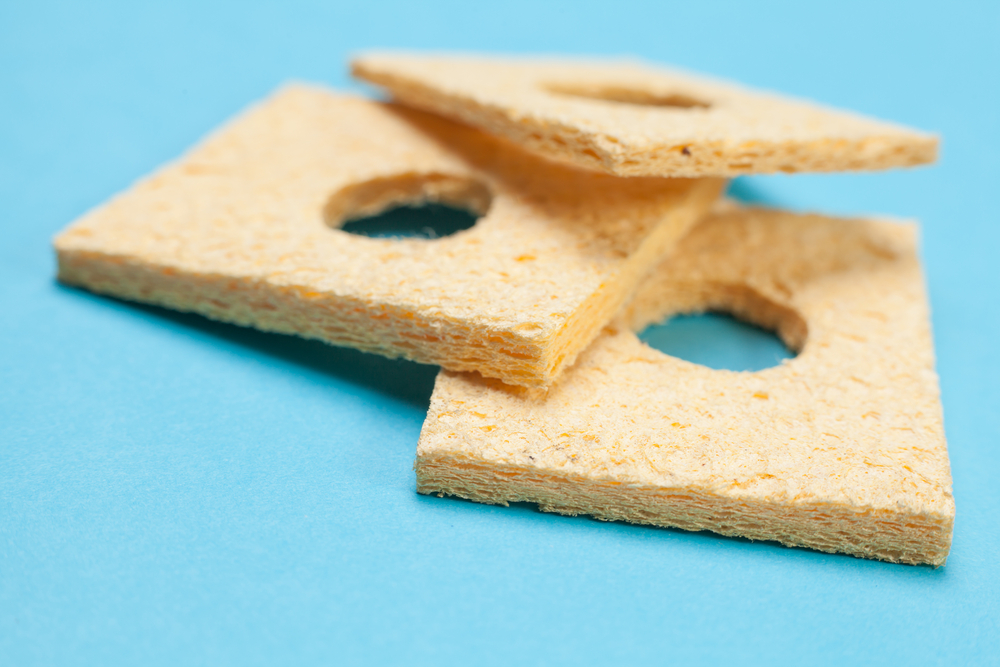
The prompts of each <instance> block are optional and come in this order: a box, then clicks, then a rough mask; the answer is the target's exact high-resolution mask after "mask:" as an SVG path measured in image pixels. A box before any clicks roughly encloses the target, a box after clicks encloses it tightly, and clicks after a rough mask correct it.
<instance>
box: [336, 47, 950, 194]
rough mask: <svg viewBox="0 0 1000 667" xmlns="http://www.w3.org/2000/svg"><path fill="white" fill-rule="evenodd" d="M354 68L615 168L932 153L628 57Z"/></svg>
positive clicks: (857, 123) (843, 160)
mask: <svg viewBox="0 0 1000 667" xmlns="http://www.w3.org/2000/svg"><path fill="white" fill-rule="evenodd" d="M353 71H354V74H355V76H358V77H360V78H362V79H364V80H366V81H369V82H371V83H375V84H378V85H380V86H384V87H385V88H387V89H388V90H389V91H390V92H391V93H392V95H393V96H394V97H395V98H396V99H398V100H400V101H401V102H404V103H406V104H408V105H411V106H414V107H417V108H421V109H425V110H427V111H433V112H436V113H440V114H443V115H445V116H448V117H450V118H453V119H456V120H461V121H464V122H466V123H469V124H470V125H474V126H476V127H480V128H483V129H485V130H487V131H489V132H492V133H495V134H497V135H500V136H504V137H507V138H508V139H510V140H512V141H515V142H517V143H519V144H521V145H522V146H524V147H525V148H527V149H529V150H531V151H533V152H535V153H537V154H539V155H543V156H547V157H549V158H552V159H558V160H562V161H564V162H568V163H571V164H575V165H578V166H581V167H587V168H590V169H596V170H600V171H603V172H607V173H609V174H617V175H620V176H682V177H693V176H734V175H738V174H749V173H771V172H806V171H810V172H811V171H842V170H853V169H885V168H887V167H901V166H909V165H918V164H924V163H927V162H933V161H934V159H935V157H936V154H937V139H936V138H935V137H934V136H932V135H928V134H924V133H921V132H917V131H914V130H910V129H907V128H904V127H900V126H898V125H891V124H889V123H883V122H879V121H875V120H871V119H868V118H864V117H862V116H858V115H855V114H850V113H846V112H843V111H836V110H832V109H827V108H823V107H820V106H817V105H815V104H810V103H807V102H802V101H799V100H793V99H789V98H787V97H779V96H777V95H773V94H766V93H762V92H756V91H751V90H747V89H746V88H742V87H739V86H736V85H733V84H729V83H723V82H719V81H715V80H711V79H707V78H704V77H696V76H693V75H690V74H683V73H680V72H676V71H671V70H667V69H663V68H659V67H652V66H649V65H645V64H642V63H639V62H632V61H624V60H622V61H605V62H591V61H567V60H550V59H512V58H487V57H474V56H468V55H450V56H448V55H426V54H407V53H373V54H368V55H362V56H361V57H359V58H356V59H355V60H354V62H353Z"/></svg>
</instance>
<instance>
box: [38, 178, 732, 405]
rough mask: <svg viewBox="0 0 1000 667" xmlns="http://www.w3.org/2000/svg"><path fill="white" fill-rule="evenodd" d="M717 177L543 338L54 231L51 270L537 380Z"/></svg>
mask: <svg viewBox="0 0 1000 667" xmlns="http://www.w3.org/2000/svg"><path fill="white" fill-rule="evenodd" d="M724 184H725V183H724V181H721V180H704V181H702V182H701V183H698V184H697V185H696V186H695V187H694V189H693V190H692V192H691V195H690V196H689V197H688V198H687V199H686V201H685V202H684V204H683V205H681V206H678V207H675V208H674V209H672V210H671V211H670V212H669V213H667V215H665V216H664V219H663V220H662V221H661V223H660V224H659V226H658V227H657V229H656V230H654V231H653V233H651V234H650V235H649V236H648V237H647V238H646V240H645V241H644V242H643V243H642V245H641V246H640V247H639V248H638V249H637V250H636V251H635V252H634V253H632V255H631V256H630V257H629V259H628V260H627V261H626V262H624V264H623V265H622V267H621V269H620V270H619V271H618V272H617V273H616V274H615V275H614V276H613V277H612V279H611V280H609V281H608V282H607V283H605V284H604V285H603V286H602V288H601V289H600V290H598V291H597V292H595V293H594V294H592V295H591V296H590V297H589V298H588V299H587V300H586V301H585V302H584V303H583V304H582V305H581V306H580V307H579V308H578V309H577V311H576V312H575V313H574V315H573V316H572V317H571V318H570V319H569V321H567V323H566V325H565V326H564V327H563V328H562V329H561V330H560V331H559V332H558V333H557V334H556V337H555V339H554V340H552V341H545V340H539V339H537V338H530V337H527V336H521V335H519V334H518V332H517V331H513V330H501V329H497V330H492V331H490V330H484V329H483V330H477V327H476V326H475V323H472V322H464V321H458V320H453V319H447V318H441V317H432V316H428V315H427V314H424V313H420V312H414V311H413V310H410V309H407V308H405V307H402V306H392V305H387V304H376V303H369V302H366V301H363V300H359V299H351V298H347V297H344V296H340V295H336V294H333V293H317V292H313V291H310V290H309V289H308V288H307V287H295V286H278V285H273V284H270V283H269V282H268V281H267V280H260V279H256V280H255V279H251V278H238V277H233V276H225V275H206V274H201V273H194V272H187V271H183V270H179V269H177V268H175V267H170V266H161V265H157V264H155V263H151V262H139V261H135V260H133V259H131V258H129V257H122V256H115V255H109V254H105V253H99V252H92V251H82V250H76V249H73V248H72V247H64V245H62V244H60V243H59V242H58V241H57V243H56V254H57V261H58V279H59V281H60V282H63V283H65V284H67V285H73V286H76V287H83V288H86V289H88V290H90V291H93V292H96V293H99V294H106V295H109V296H114V297H118V298H122V299H127V300H129V301H137V302H141V303H150V304H154V305H157V306H163V307H166V308H170V309H173V310H179V311H183V312H194V313H198V314H200V315H203V316H205V317H209V318H211V319H215V320H219V321H222V322H227V323H230V324H238V325H242V326H249V327H255V328H257V329H260V330H262V331H268V332H274V333H284V334H295V335H299V336H302V337H304V338H310V339H316V340H321V341H324V342H327V343H330V344H333V345H341V346H346V347H352V348H355V349H358V350H362V351H364V352H371V353H375V354H380V355H383V356H386V357H390V358H400V357H401V358H404V359H409V360H411V361H416V362H419V363H425V364H433V365H438V366H442V367H444V368H447V369H449V370H455V371H477V372H479V373H481V374H482V375H484V376H486V377H493V378H497V379H499V380H501V381H502V382H504V383H507V384H510V385H516V386H522V387H528V388H532V389H535V390H544V389H545V388H546V387H548V386H550V385H551V384H552V383H553V382H554V381H555V380H556V379H557V378H558V377H559V375H560V374H561V373H562V371H563V369H564V368H566V367H567V366H568V365H571V364H572V363H573V362H574V361H575V360H576V358H577V356H578V355H579V354H580V352H581V351H583V350H584V349H585V348H586V347H587V345H588V344H589V343H590V342H591V341H592V340H593V339H594V338H595V337H596V336H597V335H598V333H600V330H601V328H602V327H603V326H604V325H605V323H606V322H607V321H608V320H609V319H610V318H611V317H612V316H613V315H614V314H615V313H616V312H618V310H619V309H620V308H621V306H622V305H623V304H624V303H625V302H626V300H627V299H628V298H629V297H630V296H631V294H632V292H633V291H634V289H635V288H636V287H637V286H638V284H639V279H640V278H641V276H642V275H644V274H645V273H647V272H648V271H649V270H650V268H651V267H652V266H653V265H654V264H655V262H656V260H657V259H658V258H659V257H662V256H663V254H664V253H666V252H667V251H668V250H669V249H670V247H671V246H672V245H673V244H674V243H675V242H676V241H678V240H679V239H680V238H681V237H682V236H683V235H684V233H685V232H686V231H687V230H688V229H689V228H690V227H691V226H692V225H693V224H694V223H696V222H697V221H698V216H699V213H700V212H701V211H706V210H708V208H709V207H710V205H711V203H712V202H713V201H714V200H715V199H716V197H718V195H719V194H720V193H721V190H722V189H723V187H724ZM630 286H631V289H630ZM479 329H482V327H481V326H480V327H479Z"/></svg>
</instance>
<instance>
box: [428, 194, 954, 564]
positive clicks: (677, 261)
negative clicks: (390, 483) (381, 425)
mask: <svg viewBox="0 0 1000 667" xmlns="http://www.w3.org/2000/svg"><path fill="white" fill-rule="evenodd" d="M707 308H712V309H722V310H726V311H730V312H733V313H735V314H736V315H738V316H739V317H742V318H745V319H748V320H751V321H754V322H758V323H760V324H762V325H764V326H767V327H773V328H776V329H777V331H778V332H779V334H780V335H781V336H782V337H783V338H784V340H785V341H786V342H787V343H788V345H789V346H790V347H793V348H795V349H798V348H801V352H800V353H799V355H798V356H797V357H796V358H795V359H793V360H790V361H786V362H784V363H783V364H782V365H780V366H777V367H774V368H770V369H767V370H764V371H760V372H753V373H748V372H733V371H724V370H711V369H709V368H706V367H704V366H699V365H696V364H692V363H689V362H686V361H682V360H680V359H676V358H673V357H670V356H668V355H666V354H663V353H661V352H658V351H656V350H654V349H651V348H649V347H647V346H646V345H644V344H643V343H642V342H640V341H639V339H638V338H637V337H636V335H635V334H634V333H632V330H638V329H641V328H643V327H644V326H646V325H647V324H648V323H650V322H655V321H659V320H662V319H663V318H664V317H668V316H670V315H671V314H673V313H678V312H693V311H701V310H704V309H707ZM416 471H417V489H418V490H419V491H420V492H421V493H440V494H453V495H456V496H461V497H463V498H468V499H471V500H476V501H480V502H486V503H500V504H506V503H508V502H513V501H532V502H536V503H538V504H539V506H540V508H541V509H543V510H546V511H553V512H560V513H564V514H590V515H593V516H595V517H597V518H600V519H607V520H624V521H631V522H635V523H643V524H652V525H657V526H676V527H680V528H684V529H688V530H712V531H715V532H719V533H723V534H725V535H740V536H744V537H749V538H751V539H763V540H777V541H779V542H782V543H784V544H787V545H797V546H805V547H811V548H813V549H819V550H822V551H830V552H845V553H849V554H854V555H856V556H862V557H866V558H879V559H884V560H889V561H893V562H903V563H930V564H933V565H942V564H944V562H945V559H946V557H947V555H948V550H949V547H950V543H951V534H952V523H953V520H954V515H955V505H954V501H953V499H952V492H951V474H950V471H949V463H948V451H947V446H946V443H945V438H944V430H943V425H942V414H941V403H940V399H939V395H938V382H937V376H936V375H935V372H934V356H933V348H932V342H931V332H930V325H929V321H928V306H927V298H926V295H925V291H924V283H923V278H922V274H921V268H920V264H919V261H918V259H917V248H916V227H915V226H914V225H912V224H899V223H892V222H884V221H875V220H838V219H831V218H825V217H820V216H815V215H793V214H790V213H784V212H779V211H769V210H758V209H737V210H732V211H728V212H722V213H719V214H717V215H714V216H712V217H710V218H708V219H706V221H704V222H703V223H700V224H699V225H698V226H697V227H696V228H695V229H694V230H693V231H692V232H691V234H690V235H689V236H687V237H686V238H685V239H684V240H683V241H682V242H681V244H680V245H679V246H678V248H677V249H676V251H675V252H674V254H673V255H672V256H670V258H669V260H668V261H665V262H664V263H663V264H661V265H660V267H659V268H658V269H656V271H655V273H654V275H653V277H652V278H651V279H650V280H649V281H648V282H646V283H645V285H644V287H643V288H642V289H641V290H640V292H639V293H638V295H637V296H636V298H635V300H634V301H633V302H632V304H631V305H630V306H629V307H627V308H626V309H625V310H624V311H623V315H622V316H621V318H620V319H619V320H617V321H616V324H614V325H612V326H611V327H609V328H608V330H607V331H606V332H605V333H603V334H602V335H601V337H599V338H598V339H597V340H596V341H595V343H594V344H593V345H592V346H591V347H590V348H589V349H588V350H587V351H586V352H585V353H584V354H583V355H581V357H580V359H579V361H578V362H577V364H576V365H575V366H574V367H573V368H570V369H568V370H567V371H566V373H565V374H564V375H563V377H562V378H561V379H560V380H559V382H557V383H556V384H555V385H554V386H553V387H552V389H550V390H549V392H548V394H547V395H546V396H545V397H544V398H543V399H541V400H533V399H532V398H530V397H529V396H527V395H525V392H523V391H519V390H517V389H508V388H504V387H502V386H501V385H499V384H498V383H495V382H490V381H488V380H483V379H482V378H478V377H475V376H472V375H468V374H459V373H449V372H442V373H441V374H440V375H439V376H438V380H437V385H436V387H435V389H434V395H433V398H432V400H431V407H430V412H429V414H428V416H427V421H426V422H425V424H424V428H423V432H422V434H421V437H420V444H419V448H418V451H417V460H416Z"/></svg>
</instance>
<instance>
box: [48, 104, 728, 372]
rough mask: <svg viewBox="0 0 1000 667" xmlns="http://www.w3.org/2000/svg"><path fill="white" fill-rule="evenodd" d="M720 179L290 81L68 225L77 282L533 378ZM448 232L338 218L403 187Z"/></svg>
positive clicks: (627, 291)
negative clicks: (380, 234)
mask: <svg viewBox="0 0 1000 667" xmlns="http://www.w3.org/2000/svg"><path fill="white" fill-rule="evenodd" d="M723 186H724V182H723V181H721V180H719V179H702V180H670V181H668V180H664V179H628V180H626V181H623V180H622V179H617V178H612V177H608V176H604V175H599V174H594V173H593V172H587V171H583V170H578V169H574V168H567V167H564V166H561V165H558V164H555V163H550V162H547V161H545V160H539V159H537V158H535V157H533V156H531V155H530V154H527V153H525V152H523V151H522V150H520V149H519V148H517V147H516V146H513V145H511V144H509V143H507V142H505V141H503V140H500V139H496V138H493V137H490V136H488V135H486V134H484V133H482V132H479V131H478V130H475V129H472V128H469V127H465V126H461V125H457V124H454V123H451V122H449V121H447V120H444V119H441V118H437V117H434V116H431V115H429V114H424V113H422V112H419V111H414V110H410V109H406V108H402V107H398V106H395V105H387V104H381V103H377V102H372V101H369V100H364V99H361V98H356V97H351V96H346V95H338V94H334V93H332V92H330V91H328V90H325V89H322V88H320V87H312V86H303V85H293V86H288V87H285V88H284V89H282V90H280V91H279V92H278V93H276V94H275V95H273V96H272V97H271V98H270V99H267V100H265V101H264V102H263V103H261V104H259V105H257V106H255V107H254V108H252V109H250V110H249V111H248V112H246V113H245V114H243V115H242V116H240V117H238V118H237V119H236V120H234V121H233V122H231V123H230V124H229V125H227V126H226V127H224V128H222V129H221V130H219V131H218V132H217V133H216V134H214V135H213V136H211V137H210V138H209V139H207V140H206V141H205V142H204V143H202V144H201V145H199V146H197V147H196V148H194V149H193V150H192V151H191V152H190V153H188V154H187V155H185V156H183V157H182V158H181V159H180V160H178V161H177V162H176V163H174V164H171V165H168V166H166V167H165V168H163V169H161V170H160V171H159V172H157V173H156V174H154V175H152V176H151V177H149V178H147V179H145V180H143V181H141V182H139V183H138V184H136V185H135V186H133V187H132V188H131V189H129V190H128V191H126V192H124V193H122V194H120V195H118V196H117V197H115V198H114V199H112V200H111V201H110V202H108V203H106V204H105V205H103V206H101V207H100V208H98V209H96V210H94V211H92V212H90V213H88V214H87V215H85V216H83V218H81V219H80V220H78V221H77V222H76V223H74V224H73V225H72V226H71V227H70V228H69V229H67V230H66V231H64V232H63V233H62V234H60V235H59V236H58V237H57V238H56V240H55V248H56V252H57V255H58V263H59V279H60V280H61V281H63V282H65V283H68V284H71V285H77V286H82V287H85V288H87V289H90V290H93V291H95V292H99V293H103V294H109V295H113V296H117V297H121V298H125V299H131V300H135V301H143V302H147V303H153V304H157V305H162V306H166V307H169V308H174V309H178V310H184V311H193V312H197V313H201V314H202V315H206V316H208V317H211V318H215V319H219V320H223V321H226V322H232V323H236V324H241V325H247V326H254V327H257V328H260V329H263V330H266V331H276V332H281V333H292V334H299V335H302V336H306V337H309V338H317V339H320V340H324V341H327V342H329V343H333V344H336V345H345V346H350V347H355V348H358V349H360V350H364V351H367V352H375V353H378V354H383V355H386V356H390V357H404V358H407V359H412V360H415V361H419V362H423V363H429V364H437V365H441V366H443V367H445V368H449V369H453V370H465V371H478V372H480V373H482V374H483V375H485V376H488V377H494V378H499V379H501V380H503V381H504V382H507V383H510V384H514V385H521V386H527V387H545V386H547V385H549V384H550V383H551V382H552V381H553V380H554V379H555V378H556V377H557V376H558V375H559V373H560V372H561V371H562V369H563V368H564V367H565V366H566V365H567V364H570V363H572V362H573V360H574V359H575V358H576V356H577V354H578V353H579V352H580V351H581V350H582V349H584V348H585V347H586V345H587V344H589V343H590V342H591V341H592V340H593V338H594V337H595V336H596V335H597V334H598V332H599V331H600V329H601V327H603V326H604V325H605V324H606V323H607V322H608V321H609V320H610V319H611V318H612V317H613V316H614V315H615V313H616V312H617V311H618V310H619V309H620V307H621V305H622V303H624V302H625V300H626V299H627V298H628V297H629V296H630V295H631V294H632V292H633V291H634V289H635V287H636V285H637V284H638V283H639V280H640V279H641V277H642V276H643V275H645V273H646V272H648V270H649V269H650V268H651V267H652V266H653V265H654V264H655V263H656V261H657V258H658V257H660V256H662V253H663V252H665V251H666V250H667V249H668V248H669V247H671V246H672V245H673V244H674V243H675V242H676V241H677V240H678V239H679V238H680V237H681V236H682V235H683V234H684V233H685V232H686V231H687V229H688V228H689V227H690V226H691V225H692V224H693V223H694V222H695V221H696V220H698V219H699V218H700V217H702V216H703V215H704V213H705V212H706V211H707V210H708V209H709V208H710V207H711V205H712V204H713V202H714V201H715V200H716V198H717V197H718V195H719V193H720V192H721V190H722V188H723ZM422 202H443V203H448V204H452V205H458V206H463V207H466V208H469V209H472V210H474V211H476V212H478V213H480V214H481V215H482V216H483V217H482V218H481V219H480V220H479V221H478V222H477V223H476V224H475V226H474V227H472V228H471V229H468V230H465V231H462V232H459V233H457V234H454V235H452V236H448V237H445V238H440V239H435V240H425V239H378V238H367V237H361V236H355V235H351V234H348V233H345V232H343V231H342V230H340V229H338V227H339V225H340V224H342V223H343V222H344V221H345V220H348V219H351V218H353V217H358V216H365V215H371V214H375V213H378V212H380V211H383V210H386V209H387V208H391V207H392V206H395V205H400V204H412V203H422Z"/></svg>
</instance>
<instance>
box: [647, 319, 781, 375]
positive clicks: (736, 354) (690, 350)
mask: <svg viewBox="0 0 1000 667" xmlns="http://www.w3.org/2000/svg"><path fill="white" fill-rule="evenodd" d="M639 338H640V339H641V340H642V341H643V342H644V343H646V344H647V345H649V346H650V347H652V348H654V349H657V350H659V351H660V352H663V353H664V354H669V355H670V356H672V357H677V358H678V359H683V360H685V361H690V362H691V363H695V364H700V365H702V366H707V367H708V368H714V369H717V370H730V371H761V370H764V369H765V368H771V367H773V366H778V365H780V364H781V362H782V361H784V360H785V359H792V358H794V357H795V353H794V352H792V351H790V350H789V349H788V347H786V346H785V344H784V343H783V342H782V341H781V339H780V338H778V336H777V335H775V333H774V332H772V331H769V330H767V329H762V328H760V327H757V326H754V325H753V324H748V323H746V322H743V321H740V320H738V319H736V318H734V317H732V316H730V315H727V314H725V313H704V314H701V315H678V316H676V317H673V318H671V319H669V320H667V321H666V322H664V323H663V324H653V325H650V326H648V327H646V329H645V330H644V331H643V332H642V333H640V334H639Z"/></svg>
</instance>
